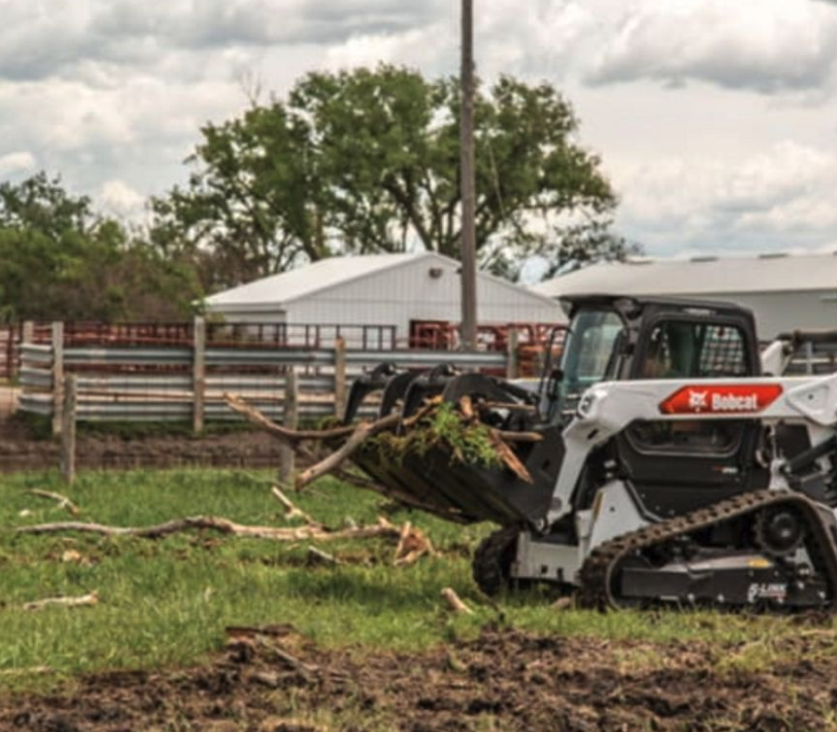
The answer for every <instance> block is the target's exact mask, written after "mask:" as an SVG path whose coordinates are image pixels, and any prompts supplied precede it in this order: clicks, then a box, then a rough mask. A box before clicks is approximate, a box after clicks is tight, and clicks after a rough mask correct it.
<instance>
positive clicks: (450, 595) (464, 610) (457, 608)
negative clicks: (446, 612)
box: [442, 587, 474, 615]
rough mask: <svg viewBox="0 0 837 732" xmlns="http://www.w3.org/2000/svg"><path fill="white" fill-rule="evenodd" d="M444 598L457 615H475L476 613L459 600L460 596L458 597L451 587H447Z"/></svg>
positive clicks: (443, 591)
mask: <svg viewBox="0 0 837 732" xmlns="http://www.w3.org/2000/svg"><path fill="white" fill-rule="evenodd" d="M442 597H443V598H444V599H445V602H447V604H448V607H450V609H451V610H453V611H454V612H455V613H458V614H459V615H473V614H474V611H473V610H471V608H469V607H468V606H467V605H466V604H465V603H464V602H462V600H460V599H459V595H457V594H456V593H455V592H454V591H453V589H452V588H451V587H445V589H444V590H442Z"/></svg>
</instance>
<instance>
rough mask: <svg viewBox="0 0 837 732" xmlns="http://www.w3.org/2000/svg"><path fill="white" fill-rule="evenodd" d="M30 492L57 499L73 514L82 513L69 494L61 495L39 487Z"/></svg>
mask: <svg viewBox="0 0 837 732" xmlns="http://www.w3.org/2000/svg"><path fill="white" fill-rule="evenodd" d="M29 493H30V494H31V495H33V496H37V497H38V498H48V499H50V500H52V501H57V502H58V505H59V507H60V508H66V509H67V511H68V512H69V513H70V514H71V515H73V516H78V515H79V514H80V513H81V509H80V508H79V507H78V506H77V505H76V504H75V503H73V502H72V501H71V500H70V499H69V498H67V496H64V495H61V494H60V493H53V492H52V491H42V490H40V489H38V488H33V489H32V490H31V491H29Z"/></svg>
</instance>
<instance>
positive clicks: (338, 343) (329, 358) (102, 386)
mask: <svg viewBox="0 0 837 732" xmlns="http://www.w3.org/2000/svg"><path fill="white" fill-rule="evenodd" d="M60 326H61V324H56V326H54V327H53V328H52V342H51V343H43V342H40V343H39V342H26V343H24V344H22V346H21V349H20V350H21V368H20V376H19V380H20V385H21V393H20V396H19V404H18V408H19V410H21V411H23V412H28V413H31V414H37V415H41V416H44V417H48V418H51V419H52V424H53V432H54V433H55V434H59V433H60V431H61V423H62V408H63V407H62V405H63V385H64V378H65V376H69V375H71V374H72V375H74V378H75V388H76V390H77V394H76V415H77V418H78V419H79V420H81V421H158V420H161V421H165V420H178V421H181V420H192V421H193V425H194V428H195V430H196V431H200V430H201V429H203V427H204V424H205V422H210V421H226V420H235V419H240V417H239V415H237V414H236V413H235V412H233V410H231V409H230V408H229V407H228V406H227V404H226V403H225V401H224V395H225V394H226V393H234V394H237V395H239V396H241V397H243V398H245V399H246V400H247V401H248V402H249V403H250V404H251V405H253V406H254V407H256V408H258V409H259V410H261V411H262V412H263V413H264V414H265V415H267V416H268V417H269V418H271V419H273V420H277V421H282V420H283V419H284V418H285V406H286V403H287V402H288V398H289V395H288V393H287V381H288V374H289V373H290V372H291V371H293V372H294V374H295V377H296V378H295V380H294V381H295V383H296V390H297V391H296V395H295V396H296V398H295V400H294V401H295V403H296V405H297V410H296V411H297V414H298V417H299V418H300V419H316V418H322V417H328V416H330V415H335V416H338V415H342V412H343V409H344V407H345V401H346V396H347V391H348V386H349V384H350V383H351V382H352V381H353V380H354V379H355V378H357V377H358V376H359V375H360V374H362V373H363V372H365V371H368V370H369V369H371V368H374V367H375V366H376V365H378V364H380V363H383V362H386V363H392V364H396V365H398V366H401V367H403V368H408V369H427V368H430V367H433V366H435V365H437V364H439V363H442V362H444V363H450V364H452V365H454V366H456V367H458V368H461V369H463V370H472V369H477V370H486V371H492V372H495V373H505V372H506V370H507V369H508V368H509V367H510V365H511V364H512V362H513V361H514V359H511V358H509V356H508V354H506V353H500V352H474V353H464V352H444V353H441V352H439V351H418V350H396V349H390V350H377V349H366V348H360V347H356V348H349V347H347V345H346V342H345V341H344V339H343V338H342V337H340V338H336V339H335V340H334V341H333V342H332V343H330V344H320V345H319V346H318V347H316V348H314V347H299V346H297V347H274V348H265V347H264V346H263V344H261V343H260V344H257V345H254V346H253V347H242V344H240V343H237V344H227V345H223V344H219V343H217V342H210V341H209V338H208V337H206V336H207V333H206V332H205V331H204V329H203V328H199V329H197V330H196V331H195V334H196V335H195V338H194V341H193V342H192V344H190V346H189V347H186V346H184V345H183V344H182V343H177V344H175V343H172V344H171V345H161V344H159V343H155V344H150V345H143V344H134V345H108V346H102V345H99V344H96V345H87V346H85V345H80V344H79V343H78V342H77V341H76V342H74V343H73V344H72V345H67V340H68V339H67V337H66V332H65V331H63V328H62V327H60ZM292 396H293V395H292ZM374 408H375V407H374V404H373V405H369V406H367V407H366V412H365V414H366V415H370V414H371V413H372V411H371V410H374ZM361 414H364V412H361Z"/></svg>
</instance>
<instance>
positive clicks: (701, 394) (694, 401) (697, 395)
mask: <svg viewBox="0 0 837 732" xmlns="http://www.w3.org/2000/svg"><path fill="white" fill-rule="evenodd" d="M708 397H709V392H706V391H690V392H689V409H693V410H694V411H696V412H700V411H701V410H702V409H706V408H707V407H708V406H709V404H708V403H707V398H708Z"/></svg>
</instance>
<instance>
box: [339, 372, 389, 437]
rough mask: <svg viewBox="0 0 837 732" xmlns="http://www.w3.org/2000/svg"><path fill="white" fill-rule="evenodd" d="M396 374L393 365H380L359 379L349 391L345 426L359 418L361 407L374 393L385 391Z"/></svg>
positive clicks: (344, 414)
mask: <svg viewBox="0 0 837 732" xmlns="http://www.w3.org/2000/svg"><path fill="white" fill-rule="evenodd" d="M395 373H396V369H395V366H393V365H392V364H391V363H382V364H378V365H377V366H376V367H375V368H374V369H372V371H370V372H369V373H368V374H364V375H363V376H360V377H358V378H357V379H355V380H354V382H353V383H352V387H351V389H349V397H348V399H347V400H346V411H345V412H343V424H350V423H351V422H352V421H353V420H354V418H355V417H356V416H357V412H358V409H360V405H361V404H363V401H364V399H366V397H368V396H369V395H370V394H371V393H372V392H375V391H380V390H381V389H384V388H385V387H386V386H387V384H388V382H389V381H390V380H391V379H392V378H393V376H394V375H395Z"/></svg>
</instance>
